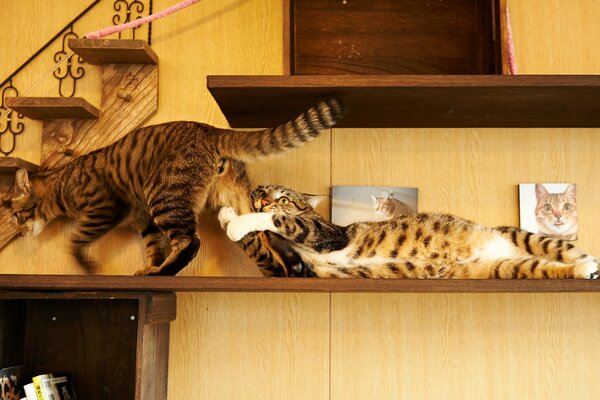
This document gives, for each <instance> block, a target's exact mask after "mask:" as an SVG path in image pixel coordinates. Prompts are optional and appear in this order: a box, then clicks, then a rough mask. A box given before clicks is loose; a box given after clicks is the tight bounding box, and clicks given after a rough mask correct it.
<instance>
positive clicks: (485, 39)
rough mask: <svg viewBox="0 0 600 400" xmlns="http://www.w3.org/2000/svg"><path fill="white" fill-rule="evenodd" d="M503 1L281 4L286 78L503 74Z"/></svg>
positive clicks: (308, 0)
mask: <svg viewBox="0 0 600 400" xmlns="http://www.w3.org/2000/svg"><path fill="white" fill-rule="evenodd" d="M501 3H503V1H500V0H445V1H410V2H407V1H397V0H378V1H371V2H369V1H367V2H365V1H330V0H284V18H283V25H284V37H285V39H284V57H285V58H286V60H285V62H286V63H288V62H289V64H290V67H291V70H290V71H289V73H290V74H291V75H336V74H360V75H363V74H407V73H408V74H482V73H483V74H493V73H500V67H501V65H500V52H501V45H500V38H501V37H502V36H501V35H500V34H499V32H498V27H499V26H501V22H502V19H501V15H503V13H504V11H505V7H503V6H502V5H503V4H502V5H501ZM288 58H289V61H288Z"/></svg>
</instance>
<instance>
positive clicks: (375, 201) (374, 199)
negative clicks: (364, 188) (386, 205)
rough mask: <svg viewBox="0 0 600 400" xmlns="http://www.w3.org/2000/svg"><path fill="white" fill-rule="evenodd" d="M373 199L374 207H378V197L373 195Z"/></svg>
mask: <svg viewBox="0 0 600 400" xmlns="http://www.w3.org/2000/svg"><path fill="white" fill-rule="evenodd" d="M371 198H372V199H373V205H375V206H376V205H377V197H375V196H373V195H371Z"/></svg>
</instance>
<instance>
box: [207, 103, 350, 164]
mask: <svg viewBox="0 0 600 400" xmlns="http://www.w3.org/2000/svg"><path fill="white" fill-rule="evenodd" d="M342 115H343V107H342V104H341V103H340V101H339V100H337V99H333V98H332V99H329V100H327V101H323V102H320V103H319V104H318V105H317V106H316V107H313V108H310V109H309V110H308V111H306V112H304V113H303V114H301V115H300V116H298V117H297V118H296V119H295V120H293V121H289V122H287V123H285V124H283V125H279V126H278V127H276V128H270V129H265V130H261V131H235V130H227V129H223V130H222V132H221V133H220V134H219V135H218V136H217V146H218V149H219V151H220V153H221V155H223V156H225V157H230V158H235V159H238V160H244V161H248V160H252V159H256V158H260V157H265V156H268V155H271V154H277V153H281V152H284V151H286V150H290V149H293V148H296V147H300V146H302V145H303V144H304V143H306V142H309V141H311V140H313V139H315V138H316V137H317V136H319V135H320V134H321V132H322V131H323V130H325V129H328V128H331V127H332V126H333V125H335V123H336V122H337V121H338V120H339V119H340V118H341V117H342Z"/></svg>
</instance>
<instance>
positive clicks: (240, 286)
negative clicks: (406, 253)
mask: <svg viewBox="0 0 600 400" xmlns="http://www.w3.org/2000/svg"><path fill="white" fill-rule="evenodd" d="M0 290H13V291H14V290H27V291H154V292H163V291H167V292H326V293H332V292H405V293H429V292H432V293H469V292H476V293H481V292H600V280H580V279H555V280H552V279H545V280H508V279H504V280H502V279H481V280H477V279H472V280H419V279H311V278H243V277H179V276H175V277H173V276H164V277H163V276H151V277H145V276H109V275H9V274H0Z"/></svg>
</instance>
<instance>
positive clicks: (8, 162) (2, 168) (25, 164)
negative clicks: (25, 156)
mask: <svg viewBox="0 0 600 400" xmlns="http://www.w3.org/2000/svg"><path fill="white" fill-rule="evenodd" d="M21 168H23V169H26V170H27V171H29V172H36V171H37V170H38V169H39V168H40V167H39V166H38V165H35V164H32V163H30V162H29V161H25V160H21V159H20V158H14V157H0V174H9V173H10V174H13V173H15V171H16V170H18V169H21Z"/></svg>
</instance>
